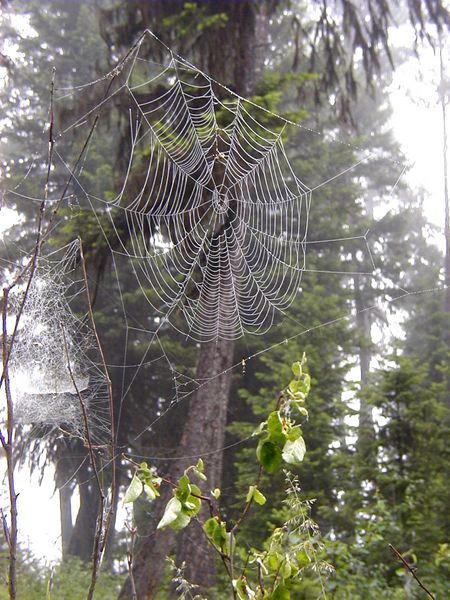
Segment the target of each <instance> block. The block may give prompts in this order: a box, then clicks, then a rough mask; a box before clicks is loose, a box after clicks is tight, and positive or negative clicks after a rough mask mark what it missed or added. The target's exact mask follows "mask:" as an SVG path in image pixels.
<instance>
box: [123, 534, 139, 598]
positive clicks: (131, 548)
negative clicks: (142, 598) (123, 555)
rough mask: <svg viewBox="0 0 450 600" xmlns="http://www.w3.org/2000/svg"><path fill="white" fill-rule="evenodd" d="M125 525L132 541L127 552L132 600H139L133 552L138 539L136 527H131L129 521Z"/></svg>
mask: <svg viewBox="0 0 450 600" xmlns="http://www.w3.org/2000/svg"><path fill="white" fill-rule="evenodd" d="M125 527H126V528H127V529H128V531H129V532H130V543H129V545H128V552H127V565H128V574H129V577H130V586H131V600H138V597H137V592H136V584H135V581H134V573H133V553H134V543H135V541H136V533H137V529H136V527H130V525H129V524H128V523H125Z"/></svg>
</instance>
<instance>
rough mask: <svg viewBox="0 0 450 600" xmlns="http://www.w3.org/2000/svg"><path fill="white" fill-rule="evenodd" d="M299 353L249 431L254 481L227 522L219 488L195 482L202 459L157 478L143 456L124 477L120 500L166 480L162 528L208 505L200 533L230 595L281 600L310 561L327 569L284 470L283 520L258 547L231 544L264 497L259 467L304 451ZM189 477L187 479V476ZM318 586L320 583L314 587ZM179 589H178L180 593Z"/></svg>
mask: <svg viewBox="0 0 450 600" xmlns="http://www.w3.org/2000/svg"><path fill="white" fill-rule="evenodd" d="M305 362H306V359H305V357H303V359H302V360H301V361H298V362H295V363H294V364H293V365H292V372H293V375H294V377H293V379H292V380H291V381H290V383H289V385H288V386H287V387H286V388H285V389H284V390H282V392H281V393H280V395H279V398H278V402H277V406H276V410H274V411H272V412H271V413H270V414H269V415H268V417H267V419H266V420H265V421H263V422H261V423H260V425H259V426H258V427H257V429H256V431H255V432H254V435H255V437H259V438H260V439H259V442H258V445H257V448H256V459H257V463H258V465H259V469H258V473H257V476H256V480H255V482H254V483H253V484H251V485H249V487H248V491H247V494H246V497H245V505H244V507H243V509H242V512H241V515H240V516H239V518H238V519H237V520H236V521H235V522H234V523H233V522H229V521H227V519H226V518H225V517H224V516H223V511H222V510H221V507H220V499H221V490H220V489H218V488H216V489H214V490H211V491H209V492H205V491H204V490H202V489H201V487H200V486H201V485H202V484H204V483H205V482H206V481H207V477H206V475H205V473H204V463H203V460H202V459H201V458H200V459H199V460H198V462H197V464H195V465H191V466H189V467H188V468H187V469H186V470H185V471H184V473H183V474H182V475H181V477H180V478H179V479H178V481H177V482H172V481H169V480H167V479H164V478H163V477H160V476H158V475H157V474H156V472H155V471H154V470H153V469H151V468H149V467H148V465H147V463H145V462H144V463H141V464H140V465H135V467H136V468H135V472H134V474H133V477H132V480H131V483H130V485H129V487H128V489H127V491H126V494H125V499H124V502H126V503H132V502H134V501H135V500H137V498H139V497H140V496H141V495H143V494H144V495H145V496H146V498H147V499H148V500H150V501H153V500H155V499H156V498H157V497H158V496H159V491H158V488H159V486H160V485H161V484H162V483H166V484H167V485H170V486H171V487H172V498H171V499H170V500H169V501H168V502H167V504H166V507H165V511H164V514H163V516H162V518H161V519H160V521H159V523H158V525H157V528H158V529H164V528H166V527H170V528H172V529H175V530H181V529H184V528H185V527H187V526H188V525H189V523H190V522H191V520H192V519H193V518H197V519H200V510H201V507H202V505H206V506H207V507H208V509H209V513H210V517H209V518H208V519H206V520H204V521H203V522H202V527H203V532H204V534H205V536H206V538H207V540H208V542H209V544H210V546H211V549H212V551H214V552H215V553H216V554H217V555H218V556H219V557H220V559H221V561H222V565H223V568H224V571H225V573H226V575H227V578H228V581H229V585H230V587H231V590H232V594H233V598H235V599H237V600H247V599H252V600H259V599H261V600H262V599H267V600H284V599H289V598H291V590H292V589H293V588H295V586H296V585H298V582H299V581H300V580H301V579H302V577H303V574H304V572H305V570H307V569H309V568H310V567H311V565H314V566H315V569H316V578H317V574H319V575H320V576H321V574H322V573H323V572H324V571H325V572H329V571H330V570H331V567H330V566H329V565H328V564H327V563H325V562H324V561H322V559H321V558H319V553H320V550H321V547H319V546H318V544H317V540H316V537H317V536H316V534H317V526H316V525H315V523H314V522H313V521H312V520H311V519H310V516H309V512H310V504H309V503H307V502H302V501H301V499H300V496H299V486H298V481H297V479H296V478H295V477H294V476H293V475H291V474H290V473H289V472H288V471H286V480H287V483H288V498H287V500H286V507H287V511H286V520H285V523H284V525H283V526H282V527H278V528H275V529H274V530H273V531H271V532H270V533H269V535H268V537H267V539H266V541H265V543H264V547H263V548H262V549H257V548H253V547H250V548H248V546H247V547H246V548H244V547H243V546H241V545H240V544H239V541H240V540H239V537H238V532H239V528H240V525H241V523H242V522H243V520H244V519H245V517H246V516H247V514H248V513H249V511H250V509H251V507H252V506H253V505H259V506H263V505H264V504H266V502H267V498H266V496H265V495H264V494H263V492H262V491H261V490H260V489H259V484H260V477H261V473H262V471H263V470H264V471H266V472H267V473H268V474H271V473H274V472H275V471H277V470H278V469H279V468H280V467H281V466H282V465H283V464H284V465H285V466H298V465H299V464H301V462H302V460H303V457H304V455H305V452H306V446H305V442H304V439H303V436H302V428H301V424H300V423H298V422H297V420H296V417H297V418H298V416H300V417H301V418H302V419H303V420H305V419H306V418H307V417H308V411H307V409H306V408H305V402H306V399H307V396H308V393H309V390H310V387H311V380H310V377H309V375H308V373H306V372H305V370H304V367H305ZM193 477H194V478H195V479H196V480H197V483H194V482H193V481H192V478H193ZM173 568H175V569H177V573H178V575H177V577H178V580H179V581H180V582H181V583H180V584H179V586H178V587H179V590H178V591H180V593H181V594H182V595H181V597H185V596H186V594H187V593H188V592H187V591H186V590H188V591H189V593H190V591H191V590H192V587H189V585H190V584H189V583H188V582H186V580H185V579H184V576H182V569H181V570H180V569H179V568H178V567H175V566H174V565H173ZM322 587H323V586H322ZM183 594H184V595H183Z"/></svg>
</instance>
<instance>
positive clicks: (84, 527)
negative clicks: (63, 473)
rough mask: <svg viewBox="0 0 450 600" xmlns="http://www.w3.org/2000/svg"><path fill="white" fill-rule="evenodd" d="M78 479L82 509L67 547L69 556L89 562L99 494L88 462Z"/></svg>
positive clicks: (79, 511) (79, 473)
mask: <svg viewBox="0 0 450 600" xmlns="http://www.w3.org/2000/svg"><path fill="white" fill-rule="evenodd" d="M77 479H78V490H79V494H80V508H79V509H78V514H77V518H76V521H75V525H74V527H73V531H72V535H71V538H70V542H69V544H68V546H67V556H77V557H78V558H80V559H81V560H83V561H89V560H91V558H92V548H93V544H94V536H95V532H96V526H97V518H98V512H99V495H98V494H99V493H98V489H97V487H96V485H95V481H94V478H93V475H92V472H91V470H90V468H89V466H88V461H87V460H85V461H84V463H83V466H82V468H81V469H80V470H79V471H78V473H77Z"/></svg>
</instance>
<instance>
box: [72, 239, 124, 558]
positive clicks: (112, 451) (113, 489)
mask: <svg viewBox="0 0 450 600" xmlns="http://www.w3.org/2000/svg"><path fill="white" fill-rule="evenodd" d="M79 241H80V257H81V267H82V269H83V280H84V286H85V290H86V300H87V305H88V313H89V320H90V322H91V327H92V331H93V332H94V336H95V341H96V344H97V348H98V351H99V353H100V360H101V363H102V369H103V373H104V375H105V380H106V385H107V389H108V413H109V421H110V438H109V449H110V455H111V461H112V466H111V502H110V507H109V510H108V513H107V515H106V519H105V536H104V541H105V543H106V540H107V537H108V533H109V530H110V528H111V523H112V519H113V510H114V509H113V507H114V499H115V497H116V424H115V417H114V399H113V392H112V383H111V378H110V377H109V373H108V367H107V364H106V359H105V355H104V352H103V348H102V344H101V342H100V336H99V335H98V331H97V325H96V323H95V318H94V311H93V308H92V302H91V294H90V291H89V281H88V276H87V271H86V261H85V258H84V253H83V244H82V242H81V239H80V240H79ZM103 550H104V547H102V548H101V549H100V551H101V552H103Z"/></svg>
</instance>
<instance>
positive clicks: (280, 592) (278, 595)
mask: <svg viewBox="0 0 450 600" xmlns="http://www.w3.org/2000/svg"><path fill="white" fill-rule="evenodd" d="M267 600H291V592H290V591H289V590H288V588H287V587H286V586H285V585H283V584H282V583H280V585H277V587H276V588H275V589H274V590H273V592H272V593H271V594H270V596H268V597H267Z"/></svg>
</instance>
